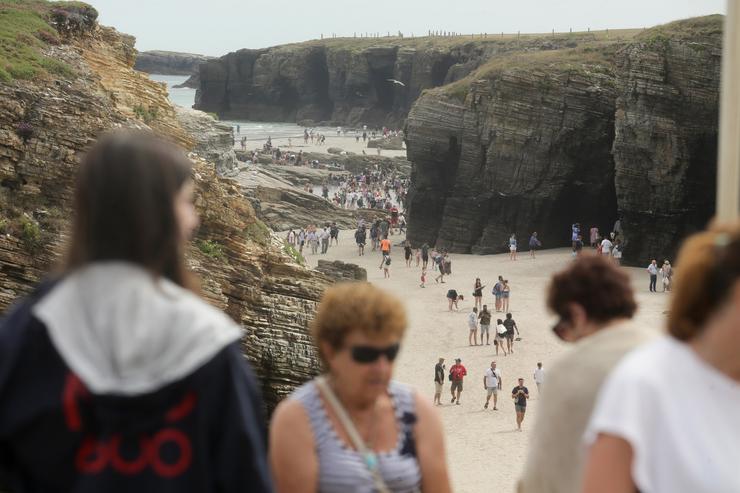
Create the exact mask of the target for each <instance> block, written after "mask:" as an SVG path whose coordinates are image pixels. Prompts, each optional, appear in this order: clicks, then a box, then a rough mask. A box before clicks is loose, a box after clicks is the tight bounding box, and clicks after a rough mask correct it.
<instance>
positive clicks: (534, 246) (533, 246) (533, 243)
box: [529, 231, 542, 258]
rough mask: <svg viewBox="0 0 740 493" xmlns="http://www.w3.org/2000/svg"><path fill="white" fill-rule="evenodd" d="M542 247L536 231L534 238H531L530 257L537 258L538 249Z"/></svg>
mask: <svg viewBox="0 0 740 493" xmlns="http://www.w3.org/2000/svg"><path fill="white" fill-rule="evenodd" d="M541 246H542V242H540V240H539V238H537V231H535V232H534V233H532V236H530V237H529V256H530V257H532V258H536V254H537V249H538V248H539V247H541Z"/></svg>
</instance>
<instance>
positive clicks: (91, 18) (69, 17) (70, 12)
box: [49, 2, 98, 36]
mask: <svg viewBox="0 0 740 493" xmlns="http://www.w3.org/2000/svg"><path fill="white" fill-rule="evenodd" d="M49 5H50V7H51V12H50V14H49V18H50V20H51V24H52V25H53V26H54V27H55V28H56V29H57V31H59V33H60V34H63V35H65V36H70V35H79V34H84V33H85V32H88V31H91V30H92V29H93V28H94V27H95V22H96V21H97V19H98V11H97V10H95V8H94V7H92V6H90V5H88V4H86V3H82V2H53V3H51V4H49Z"/></svg>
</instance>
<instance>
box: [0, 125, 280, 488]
mask: <svg viewBox="0 0 740 493" xmlns="http://www.w3.org/2000/svg"><path fill="white" fill-rule="evenodd" d="M191 173H192V170H191V164H190V162H189V161H188V160H187V159H186V158H185V156H184V155H183V153H182V152H179V150H178V149H177V148H176V147H174V146H171V145H169V144H166V143H163V142H162V141H160V140H158V139H156V138H155V137H154V136H152V135H150V134H145V133H132V132H118V133H112V134H109V135H107V136H105V137H103V138H101V139H100V141H99V142H98V143H97V144H96V145H95V146H93V148H92V149H91V150H90V151H89V153H88V154H87V155H86V156H85V158H84V159H83V161H82V163H81V165H80V168H79V173H78V178H77V185H76V190H75V195H74V207H75V216H74V221H73V228H72V235H71V238H70V247H69V252H68V254H67V256H66V260H65V263H64V266H63V269H62V272H61V273H60V275H57V276H56V277H55V278H54V279H51V280H49V281H47V282H44V283H42V284H41V285H40V286H39V287H38V288H37V289H36V291H35V292H34V293H33V294H31V295H30V296H28V297H27V298H25V299H24V300H22V301H21V302H20V303H19V304H18V305H17V306H16V307H15V308H14V309H13V310H11V312H10V313H9V315H8V317H7V318H6V319H5V320H4V321H3V323H2V325H1V326H0V400H2V409H1V410H0V482H3V481H4V482H6V483H7V485H6V486H7V487H8V488H9V489H10V490H11V491H49V492H93V491H183V492H189V491H192V492H215V491H246V490H249V491H271V490H272V487H271V482H270V478H269V474H268V467H267V463H266V450H265V434H264V429H263V415H262V402H261V398H260V395H259V391H258V386H257V383H256V381H255V379H254V376H253V375H252V372H251V370H250V368H249V367H248V365H247V363H246V362H245V359H244V357H243V356H242V354H241V352H240V350H239V341H240V338H241V330H240V327H239V326H238V325H236V324H235V323H234V322H233V321H232V320H231V319H229V318H228V317H226V316H225V315H224V314H223V313H221V312H220V311H218V310H216V309H215V308H213V307H211V306H210V305H208V304H206V303H205V302H204V301H202V300H201V299H200V298H199V297H198V296H197V295H196V294H195V293H194V292H193V291H194V290H195V289H196V287H195V286H196V284H195V280H194V278H193V277H192V275H191V274H190V273H189V272H188V271H187V268H186V266H185V259H184V255H183V251H184V249H185V246H186V244H187V241H188V240H189V238H190V236H191V234H192V232H193V230H194V229H195V228H196V227H197V224H198V217H197V214H196V212H195V208H194V206H193V191H194V186H193V182H192V180H191V178H190V177H191Z"/></svg>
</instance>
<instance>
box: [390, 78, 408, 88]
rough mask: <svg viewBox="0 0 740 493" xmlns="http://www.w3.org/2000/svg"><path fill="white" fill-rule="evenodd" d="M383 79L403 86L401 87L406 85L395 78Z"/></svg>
mask: <svg viewBox="0 0 740 493" xmlns="http://www.w3.org/2000/svg"><path fill="white" fill-rule="evenodd" d="M385 80H387V81H388V82H393V83H394V84H397V85H399V86H403V87H406V84H404V83H403V82H401V81H400V80H396V79H385Z"/></svg>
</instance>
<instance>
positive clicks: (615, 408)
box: [583, 225, 740, 493]
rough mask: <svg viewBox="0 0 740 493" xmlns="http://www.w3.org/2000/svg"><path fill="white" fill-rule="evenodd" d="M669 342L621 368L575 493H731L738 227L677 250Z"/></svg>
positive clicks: (737, 370)
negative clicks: (579, 491) (581, 484)
mask: <svg viewBox="0 0 740 493" xmlns="http://www.w3.org/2000/svg"><path fill="white" fill-rule="evenodd" d="M677 265H678V268H677V269H676V272H677V274H676V276H675V277H676V281H675V287H674V289H673V295H672V296H673V298H672V300H671V307H670V311H669V315H668V332H669V334H668V335H666V336H664V337H662V338H660V339H659V340H657V341H655V342H654V343H652V344H649V345H647V346H645V347H642V348H640V349H638V350H636V351H634V352H633V353H632V354H630V355H629V356H627V357H626V358H624V360H623V361H622V362H620V364H619V365H618V366H617V367H616V368H615V370H614V371H613V372H612V374H611V375H610V376H609V379H608V380H607V381H606V383H605V384H604V388H603V389H602V391H601V394H600V395H599V400H598V403H597V405H596V407H595V410H594V413H593V416H592V417H591V422H590V424H589V426H588V429H587V432H586V434H585V436H584V440H585V442H586V443H587V444H588V445H590V450H589V453H588V462H587V467H586V475H585V480H584V488H583V491H584V492H589V493H590V492H599V493H602V492H606V493H621V492H625V493H626V492H634V491H636V490H639V491H643V492H645V493H663V492H665V493H674V492H692V493H704V492H706V493H709V492H711V493H725V492H726V493H730V492H736V491H740V474H738V465H740V226H739V225H733V226H731V227H714V228H712V229H710V230H709V231H706V232H702V233H699V234H696V235H694V236H692V237H690V238H689V239H688V240H687V241H686V242H685V243H684V245H683V247H682V248H681V251H680V253H679V256H678V261H677Z"/></svg>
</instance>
